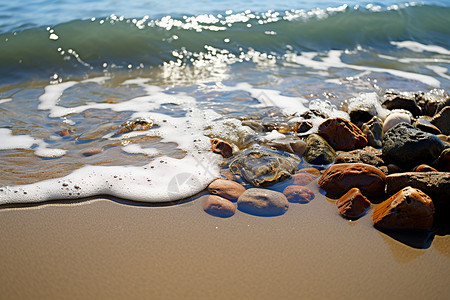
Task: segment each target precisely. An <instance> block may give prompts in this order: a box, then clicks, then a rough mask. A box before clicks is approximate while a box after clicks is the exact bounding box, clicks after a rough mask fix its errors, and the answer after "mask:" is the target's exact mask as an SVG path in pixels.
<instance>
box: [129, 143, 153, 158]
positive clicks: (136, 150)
mask: <svg viewBox="0 0 450 300" xmlns="http://www.w3.org/2000/svg"><path fill="white" fill-rule="evenodd" d="M122 150H123V151H125V152H126V153H130V154H145V155H148V156H156V155H158V154H159V151H158V149H155V148H142V147H141V145H138V144H129V145H126V146H124V147H122Z"/></svg>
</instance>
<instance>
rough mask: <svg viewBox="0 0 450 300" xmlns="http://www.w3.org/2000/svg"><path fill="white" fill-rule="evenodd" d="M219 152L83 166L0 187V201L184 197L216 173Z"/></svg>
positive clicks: (202, 187)
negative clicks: (55, 175) (67, 172)
mask: <svg viewBox="0 0 450 300" xmlns="http://www.w3.org/2000/svg"><path fill="white" fill-rule="evenodd" d="M220 160H221V157H220V156H219V155H216V154H213V153H211V152H209V153H201V154H190V155H187V156H186V157H184V158H182V159H175V158H170V157H160V158H158V159H157V160H155V161H152V162H151V163H149V164H147V165H145V166H143V167H132V166H120V167H118V166H114V167H111V166H86V167H83V168H81V169H78V170H76V171H75V172H73V173H72V174H70V175H68V176H66V177H62V178H57V179H49V180H45V181H41V182H38V183H34V184H28V185H21V186H12V187H8V186H7V187H0V205H1V204H8V203H35V202H43V201H51V200H61V199H77V198H83V197H90V196H98V195H110V196H116V197H121V198H124V199H129V200H134V201H142V202H166V201H175V200H180V199H184V198H186V197H188V196H190V195H193V194H196V193H198V192H200V191H202V190H203V189H204V188H205V187H206V186H207V185H208V184H209V183H210V182H211V181H212V180H213V179H214V178H216V177H218V176H219V167H218V164H219V162H220Z"/></svg>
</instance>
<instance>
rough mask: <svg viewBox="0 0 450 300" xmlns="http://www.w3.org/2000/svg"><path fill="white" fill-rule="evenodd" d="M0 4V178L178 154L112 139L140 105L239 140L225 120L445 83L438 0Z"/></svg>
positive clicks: (447, 43) (442, 5)
mask: <svg viewBox="0 0 450 300" xmlns="http://www.w3.org/2000/svg"><path fill="white" fill-rule="evenodd" d="M0 7H1V9H0V137H1V138H2V139H3V141H2V142H3V145H0V163H1V164H2V165H3V166H8V170H9V171H8V172H3V173H4V175H2V176H1V178H0V185H2V183H3V184H17V183H27V182H30V181H31V182H33V181H36V180H38V179H41V178H46V177H48V176H57V175H64V174H67V173H68V172H69V171H72V170H75V169H77V168H79V167H80V166H83V165H86V164H100V165H129V164H131V165H142V161H147V160H149V159H150V160H151V159H154V158H155V157H159V156H161V155H168V156H170V157H182V156H183V155H184V154H185V152H186V151H187V152H189V149H188V148H189V147H187V148H186V147H183V146H180V145H185V143H184V144H183V141H181V140H178V139H177V138H176V137H174V136H172V137H171V138H169V137H168V136H167V135H166V133H167V132H163V131H155V132H153V133H152V132H150V133H149V132H146V134H147V138H145V139H144V138H142V137H131V136H123V137H122V138H117V137H115V135H114V132H116V131H117V130H118V128H120V126H122V124H124V123H126V122H129V121H130V120H133V119H135V118H137V117H143V116H147V115H146V114H148V113H152V114H160V115H166V116H168V117H170V118H180V119H176V120H177V122H178V121H179V120H181V119H183V118H185V121H186V122H187V123H186V124H189V123H190V122H193V120H194V119H195V120H197V121H198V119H199V118H200V117H199V116H200V115H202V113H205V115H202V116H203V117H202V118H203V119H204V120H205V124H203V125H202V126H204V127H201V126H200V127H198V126H197V127H195V128H197V129H196V130H197V131H201V130H200V129H199V128H204V130H205V132H204V135H205V136H208V137H221V138H225V139H228V140H229V141H232V142H235V143H236V145H237V147H244V146H245V145H246V143H247V141H245V140H243V136H242V134H241V133H239V131H238V130H237V129H236V128H235V127H236V126H237V125H236V123H235V122H240V120H243V119H248V118H254V119H259V120H261V121H264V122H285V123H287V122H290V121H292V118H293V117H298V116H299V113H300V112H301V111H304V109H307V108H308V107H309V108H319V109H323V110H327V111H329V112H331V114H333V111H334V112H335V113H337V111H339V109H340V107H341V105H342V103H343V102H345V101H347V100H348V99H352V98H354V97H360V98H358V99H361V101H364V99H366V100H367V99H374V97H375V96H374V95H377V96H378V97H379V96H380V95H382V94H383V92H384V91H385V90H386V89H397V90H400V91H433V92H434V93H441V94H442V93H444V92H445V91H447V92H448V91H449V90H450V89H449V87H450V74H449V68H450V26H449V25H450V5H449V3H448V1H422V2H398V1H387V2H386V1H384V2H383V3H382V4H381V3H377V2H369V1H339V2H336V1H333V2H332V1H288V0H284V1H277V2H272V1H268V0H264V1H245V2H244V3H243V2H242V1H235V0H232V1H211V0H196V1H117V0H103V1H67V0H60V1H52V2H49V1H25V2H20V3H18V2H14V1H3V0H0ZM361 94H362V95H369V96H367V97H366V96H361ZM116 104H117V105H116ZM192 108H195V109H198V112H196V113H195V114H194V112H192V111H191V109H192ZM274 108H278V109H279V110H278V112H276V113H274V111H273V109H274ZM194 115H195V116H194ZM158 118H159V117H158ZM202 118H200V119H202ZM174 120H175V119H174ZM211 120H221V121H220V122H225V121H224V120H233V121H230V122H231V123H229V124H228V125H227V126H231V127H232V128H231V127H226V126H225V125H224V126H225V127H224V128H221V132H219V131H215V132H211V130H212V128H211V125H210V124H209V123H208V122H209V121H211ZM197 121H196V122H197ZM175 123H176V122H175V121H174V123H173V124H172V125H173V126H174V127H173V128H172V129H173V130H175V128H178V127H176V126H179V125H174V124H175ZM186 124H185V125H186ZM208 124H209V125H208ZM230 124H234V125H230ZM159 125H161V124H159ZM186 126H188V125H186ZM208 126H209V127H208ZM233 126H234V127H233ZM188 127H189V126H188ZM189 128H190V127H189ZM192 128H194V127H192ZM233 128H234V129H233ZM172 129H171V130H172ZM186 130H187V129H186ZM236 130H237V131H236ZM61 132H65V133H67V135H66V134H64V135H63V136H62V137H61ZM224 133H228V134H229V135H228V136H224V135H223V134H224ZM151 134H154V136H151ZM189 134H190V133H189ZM148 135H150V136H151V138H150V137H149V136H148ZM180 136H181V135H180ZM130 144H131V145H132V146H133V147H134V148H133V147H131V148H130V147H128V148H126V147H127V146H128V145H130ZM139 147H141V148H142V147H144V148H142V149H144V150H142V149H141V148H139ZM145 147H151V151H150V150H148V151H147V150H145ZM52 149H57V150H55V151H47V150H52ZM93 149H94V150H93ZM155 149H156V150H157V151H156V150H155ZM86 151H91V152H89V153H96V155H84V154H83V153H87V152H86ZM155 153H158V154H155ZM43 170H46V171H43ZM12 174H14V176H12ZM30 174H35V176H31V175H30Z"/></svg>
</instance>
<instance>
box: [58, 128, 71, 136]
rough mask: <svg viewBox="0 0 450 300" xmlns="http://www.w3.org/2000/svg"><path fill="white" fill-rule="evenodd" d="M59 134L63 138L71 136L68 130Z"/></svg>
mask: <svg viewBox="0 0 450 300" xmlns="http://www.w3.org/2000/svg"><path fill="white" fill-rule="evenodd" d="M58 134H59V136H61V137H66V136H69V135H70V131H69V130H67V129H64V130H61V131H59V132H58Z"/></svg>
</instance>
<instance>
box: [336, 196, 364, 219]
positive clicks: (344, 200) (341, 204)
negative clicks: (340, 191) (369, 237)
mask: <svg viewBox="0 0 450 300" xmlns="http://www.w3.org/2000/svg"><path fill="white" fill-rule="evenodd" d="M336 206H337V207H338V210H339V213H340V214H341V216H343V217H345V218H348V219H358V218H360V217H362V216H363V215H364V214H365V213H366V211H367V210H368V209H369V208H370V201H369V200H368V199H367V198H366V197H364V195H363V194H362V193H361V191H360V190H359V189H358V188H352V189H350V190H349V191H348V192H347V193H345V194H344V195H343V196H342V197H341V198H339V199H338V200H337V201H336Z"/></svg>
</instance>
